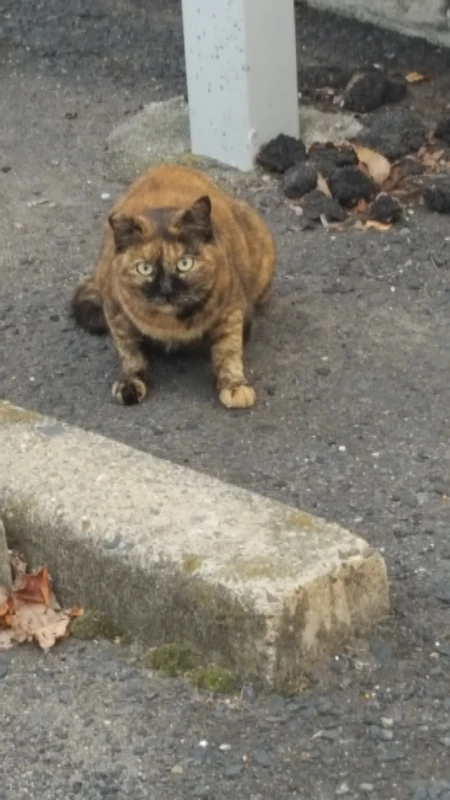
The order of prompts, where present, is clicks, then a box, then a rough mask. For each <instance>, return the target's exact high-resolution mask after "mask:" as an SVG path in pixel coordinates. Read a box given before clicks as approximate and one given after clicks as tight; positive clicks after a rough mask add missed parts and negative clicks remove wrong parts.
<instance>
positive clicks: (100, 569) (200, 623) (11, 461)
mask: <svg viewBox="0 0 450 800" xmlns="http://www.w3.org/2000/svg"><path fill="white" fill-rule="evenodd" d="M0 409H3V411H2V414H1V416H2V419H3V424H2V425H1V426H0V516H1V517H2V518H3V520H4V522H5V526H6V530H7V534H8V538H9V541H10V545H12V546H14V545H19V546H20V548H21V549H23V550H24V551H25V553H26V554H27V556H28V558H29V559H30V560H31V561H32V563H33V564H35V565H37V564H38V563H44V562H45V563H46V564H47V565H48V566H49V569H50V572H51V573H53V575H54V576H56V579H57V580H56V590H57V591H59V592H60V593H61V592H62V596H63V599H64V601H65V602H68V603H72V602H76V603H78V604H81V605H85V606H87V607H91V608H95V609H97V610H99V611H102V612H104V613H107V614H108V615H109V616H111V617H113V618H115V619H116V620H117V622H118V623H119V624H120V626H121V627H122V628H124V629H125V630H127V631H129V632H130V633H131V634H133V635H134V636H136V637H137V638H139V639H140V640H141V641H143V642H144V643H146V644H148V645H157V644H161V643H163V642H173V641H189V642H191V643H192V644H193V645H195V647H197V648H199V649H200V650H201V651H202V652H204V653H205V654H206V655H207V658H208V661H211V660H216V661H217V662H218V663H222V664H224V665H226V666H227V667H229V668H231V669H232V670H234V671H235V672H237V673H238V674H240V675H242V676H255V675H256V676H259V677H261V678H264V679H265V680H267V681H268V682H269V683H270V684H272V685H276V686H285V685H286V684H289V685H290V684H291V683H292V682H295V680H296V679H297V678H298V677H299V676H300V675H301V674H302V673H303V671H304V669H305V668H306V667H309V666H311V664H312V663H313V662H314V661H316V660H317V659H319V658H320V657H322V656H324V655H325V654H328V653H330V652H332V651H333V649H335V648H338V647H341V645H342V643H343V642H344V641H345V640H347V639H349V638H350V637H352V636H354V635H355V634H357V633H359V632H362V631H364V630H366V629H368V628H369V627H370V626H372V625H373V624H374V623H375V622H376V621H377V620H379V619H380V618H381V617H383V616H384V615H386V614H387V612H388V608H389V597H388V582H387V575H386V566H385V563H384V561H383V558H382V557H381V555H380V554H379V553H377V552H375V551H374V550H372V549H371V548H370V547H369V546H368V545H367V543H366V542H365V541H364V540H362V539H360V538H358V537H356V536H353V535H352V534H351V533H349V532H348V531H346V530H343V529H342V528H340V527H339V526H338V525H334V524H329V523H326V522H325V521H324V520H321V519H318V518H316V517H313V516H311V515H309V514H307V513H304V512H302V511H299V510H296V509H294V508H290V507H288V506H284V505H282V504H280V503H277V502H274V501H272V500H269V499H267V498H264V497H259V496H258V495H255V494H251V493H250V492H247V491H244V490H240V489H237V488H235V487H232V486H228V485H226V484H224V483H221V482H220V481H217V480H215V479H212V478H209V477H207V476H206V475H203V474H200V473H196V472H194V471H193V470H190V469H186V468H183V467H179V466H176V465H174V464H171V463H169V462H166V461H163V460H160V459H157V458H153V457H152V456H149V455H147V454H144V453H141V452H139V451H136V450H133V449H131V448H129V447H126V446H124V445H121V444H118V443H116V442H114V441H110V440H108V439H104V438H103V437H100V436H97V435H96V434H92V433H87V432H85V431H82V430H79V429H77V428H73V427H70V426H68V425H65V424H62V423H58V422H56V421H55V420H52V419H49V418H45V417H41V416H38V415H37V416H35V417H33V418H28V417H27V415H26V413H25V414H22V412H21V411H17V413H15V412H14V411H13V410H12V408H11V406H9V405H8V404H6V403H0ZM5 409H6V410H5ZM123 413H126V411H124V412H123ZM142 413H146V409H145V408H143V409H142ZM8 418H9V419H10V420H11V422H9V423H8V422H7V421H5V420H7V419H8Z"/></svg>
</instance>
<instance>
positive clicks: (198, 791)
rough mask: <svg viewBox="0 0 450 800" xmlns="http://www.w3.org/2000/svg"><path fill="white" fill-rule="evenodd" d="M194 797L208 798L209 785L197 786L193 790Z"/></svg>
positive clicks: (205, 799)
mask: <svg viewBox="0 0 450 800" xmlns="http://www.w3.org/2000/svg"><path fill="white" fill-rule="evenodd" d="M192 797H200V798H202V800H207V798H208V797H209V786H196V787H195V789H194V790H193V792H192Z"/></svg>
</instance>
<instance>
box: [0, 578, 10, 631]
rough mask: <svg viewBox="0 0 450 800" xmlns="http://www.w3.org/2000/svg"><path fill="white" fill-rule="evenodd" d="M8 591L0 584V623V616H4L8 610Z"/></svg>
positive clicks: (0, 619) (0, 618)
mask: <svg viewBox="0 0 450 800" xmlns="http://www.w3.org/2000/svg"><path fill="white" fill-rule="evenodd" d="M8 597H9V595H8V592H7V591H6V589H4V588H3V586H0V624H1V621H2V617H5V616H6V615H7V613H8V611H9V602H8Z"/></svg>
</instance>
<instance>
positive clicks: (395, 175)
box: [382, 164, 403, 192]
mask: <svg viewBox="0 0 450 800" xmlns="http://www.w3.org/2000/svg"><path fill="white" fill-rule="evenodd" d="M402 180H403V169H402V167H401V165H400V164H394V166H393V167H392V169H391V171H390V173H389V175H388V177H387V178H386V180H385V181H384V182H383V186H382V189H383V192H392V191H393V189H396V188H397V186H398V185H399V183H400V182H401V181H402Z"/></svg>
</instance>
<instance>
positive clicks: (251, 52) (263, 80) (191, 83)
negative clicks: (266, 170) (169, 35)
mask: <svg viewBox="0 0 450 800" xmlns="http://www.w3.org/2000/svg"><path fill="white" fill-rule="evenodd" d="M182 6H183V29H184V42H185V54H186V72H187V83H188V98H189V122H190V131H191V148H192V152H193V153H195V154H197V155H203V156H208V157H210V158H214V159H217V160H218V161H221V162H223V163H225V164H228V165H230V166H233V167H237V168H238V169H242V170H250V169H251V168H252V166H253V163H254V157H255V155H256V153H257V151H258V150H259V148H260V146H261V145H262V144H264V143H265V142H267V141H269V140H270V139H272V138H273V137H274V136H277V134H279V133H285V134H289V135H291V136H298V135H299V119H298V95H297V59H296V45H295V16H294V0H182Z"/></svg>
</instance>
